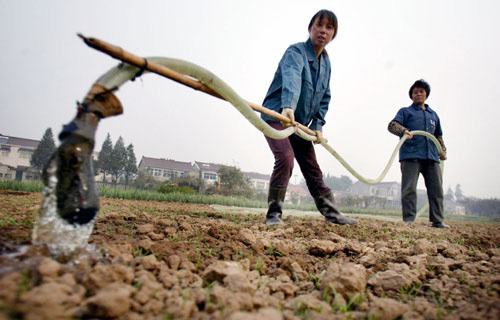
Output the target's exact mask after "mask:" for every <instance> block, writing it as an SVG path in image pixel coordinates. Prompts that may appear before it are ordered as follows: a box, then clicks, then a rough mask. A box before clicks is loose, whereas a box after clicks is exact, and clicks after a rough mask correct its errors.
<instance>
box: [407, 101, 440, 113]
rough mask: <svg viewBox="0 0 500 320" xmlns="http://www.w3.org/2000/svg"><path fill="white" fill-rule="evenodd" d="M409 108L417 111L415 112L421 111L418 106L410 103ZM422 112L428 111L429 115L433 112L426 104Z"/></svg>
mask: <svg viewBox="0 0 500 320" xmlns="http://www.w3.org/2000/svg"><path fill="white" fill-rule="evenodd" d="M410 107H412V108H414V109H417V110H421V109H422V108H421V107H420V106H419V105H416V104H414V103H412V104H411V106H410ZM424 111H428V112H430V113H433V112H434V110H432V109H431V107H429V105H428V104H427V103H426V104H425V110H424Z"/></svg>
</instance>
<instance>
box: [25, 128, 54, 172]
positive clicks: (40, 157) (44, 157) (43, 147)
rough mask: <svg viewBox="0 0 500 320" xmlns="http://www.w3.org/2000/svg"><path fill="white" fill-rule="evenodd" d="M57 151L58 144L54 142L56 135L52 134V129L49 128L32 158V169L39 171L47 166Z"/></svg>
mask: <svg viewBox="0 0 500 320" xmlns="http://www.w3.org/2000/svg"><path fill="white" fill-rule="evenodd" d="M55 150H56V144H55V142H54V135H53V134H52V129H50V128H47V130H45V133H44V134H43V137H42V140H41V141H40V143H39V144H38V146H37V147H36V149H35V151H34V152H33V155H32V156H31V160H30V164H31V166H32V167H34V168H37V169H42V168H43V167H44V166H45V164H46V163H47V162H48V161H49V159H50V157H51V156H52V154H53V153H54V151H55Z"/></svg>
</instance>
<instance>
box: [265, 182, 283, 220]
mask: <svg viewBox="0 0 500 320" xmlns="http://www.w3.org/2000/svg"><path fill="white" fill-rule="evenodd" d="M285 194H286V188H274V187H270V188H269V194H268V196H267V203H268V204H269V209H267V214H266V225H268V226H282V225H284V224H285V223H284V222H283V220H281V216H282V215H283V211H282V207H283V201H285Z"/></svg>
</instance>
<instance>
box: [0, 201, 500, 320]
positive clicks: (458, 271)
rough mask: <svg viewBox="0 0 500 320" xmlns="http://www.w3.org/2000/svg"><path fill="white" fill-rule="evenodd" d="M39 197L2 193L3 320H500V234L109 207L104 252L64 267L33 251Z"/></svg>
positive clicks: (176, 207) (478, 227)
mask: <svg viewBox="0 0 500 320" xmlns="http://www.w3.org/2000/svg"><path fill="white" fill-rule="evenodd" d="M40 200H41V195H40V194H38V193H22V192H6V191H2V192H0V248H1V249H0V254H1V255H0V319H9V318H12V319H103V318H104V319H259V320H263V319H500V298H499V296H500V247H499V246H500V232H499V225H498V224H488V223H471V222H469V223H464V222H453V221H451V222H448V223H449V224H450V225H451V229H450V230H442V229H434V228H430V227H429V224H428V222H426V221H424V220H422V221H419V222H417V223H416V224H414V225H412V226H406V225H405V224H403V223H400V222H398V223H394V222H383V221H379V220H375V219H367V218H361V219H360V223H359V224H358V225H355V226H336V225H331V224H325V223H324V222H323V220H322V219H321V217H320V216H319V214H318V217H314V218H299V217H286V218H285V222H286V226H285V227H277V228H269V227H267V226H265V225H264V224H263V223H262V222H263V220H264V210H262V214H259V215H252V214H249V215H242V214H221V213H218V212H216V211H214V210H213V209H212V208H211V207H210V206H208V205H196V204H182V203H160V202H150V201H129V200H115V199H101V205H102V209H101V212H100V215H99V218H98V220H97V222H96V226H95V229H94V232H93V234H92V236H91V238H90V243H91V244H93V245H94V246H95V247H96V248H97V250H99V251H100V252H102V253H104V256H102V257H96V256H95V255H94V256H92V255H90V254H88V255H82V256H81V257H80V258H79V259H78V262H75V261H73V262H68V263H62V262H58V261H56V260H54V259H52V258H51V257H49V256H48V255H47V253H46V250H44V248H43V247H40V246H33V245H31V243H30V237H31V230H32V227H33V223H34V219H35V216H36V215H37V213H38V206H39V204H40ZM21 249H24V250H25V252H24V251H22V250H21ZM16 253H17V254H16Z"/></svg>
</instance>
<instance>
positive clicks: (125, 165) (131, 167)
mask: <svg viewBox="0 0 500 320" xmlns="http://www.w3.org/2000/svg"><path fill="white" fill-rule="evenodd" d="M55 150H56V144H55V141H54V135H53V133H52V129H51V128H47V130H45V133H44V134H43V137H42V140H40V143H39V144H38V147H37V148H36V149H35V151H34V152H33V154H32V156H31V160H30V164H31V166H32V167H33V168H36V169H38V170H41V169H43V167H44V166H45V164H46V163H47V162H48V161H49V159H50V157H51V156H52V154H53V153H54V152H55ZM99 173H102V174H103V180H104V181H107V178H106V177H107V176H111V181H112V182H113V183H118V182H119V180H120V178H122V177H123V179H124V180H125V181H124V182H125V185H128V183H129V181H130V179H131V178H132V177H133V176H135V174H137V159H136V157H135V153H134V146H133V145H132V144H129V145H128V146H127V147H125V142H124V141H123V138H122V137H119V138H118V140H117V141H116V143H115V144H114V146H113V142H112V141H111V136H110V134H109V133H108V135H107V136H106V140H104V142H103V144H102V147H101V151H100V152H99V156H98V159H97V161H96V162H95V163H94V174H96V175H97V174H99Z"/></svg>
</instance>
